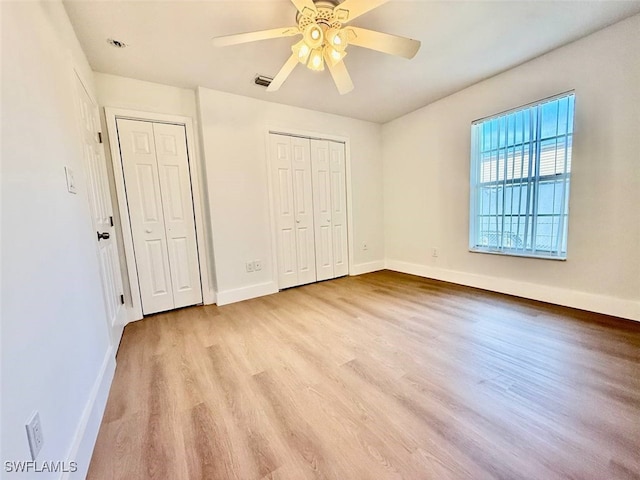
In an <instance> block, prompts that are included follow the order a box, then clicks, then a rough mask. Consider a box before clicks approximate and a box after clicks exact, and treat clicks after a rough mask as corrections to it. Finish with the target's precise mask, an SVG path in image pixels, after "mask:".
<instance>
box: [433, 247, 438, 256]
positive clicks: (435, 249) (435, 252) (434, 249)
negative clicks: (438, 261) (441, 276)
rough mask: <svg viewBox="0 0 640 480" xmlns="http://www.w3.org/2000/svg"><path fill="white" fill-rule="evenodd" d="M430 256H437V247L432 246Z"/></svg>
mask: <svg viewBox="0 0 640 480" xmlns="http://www.w3.org/2000/svg"><path fill="white" fill-rule="evenodd" d="M431 256H432V257H437V256H438V249H437V248H432V249H431Z"/></svg>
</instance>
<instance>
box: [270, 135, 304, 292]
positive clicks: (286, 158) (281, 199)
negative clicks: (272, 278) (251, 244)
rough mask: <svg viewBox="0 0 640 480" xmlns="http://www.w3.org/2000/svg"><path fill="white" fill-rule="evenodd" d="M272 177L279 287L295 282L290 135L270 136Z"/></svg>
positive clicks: (294, 232) (294, 233) (295, 251)
mask: <svg viewBox="0 0 640 480" xmlns="http://www.w3.org/2000/svg"><path fill="white" fill-rule="evenodd" d="M270 137H271V138H270V142H271V159H272V160H271V161H272V164H271V175H272V177H271V180H272V186H273V195H274V197H275V198H274V208H275V217H276V229H277V233H276V235H277V245H278V286H279V287H280V288H289V287H293V286H296V285H298V249H297V246H296V243H297V242H296V231H295V224H296V220H295V204H294V201H293V171H292V170H293V169H292V164H291V137H287V136H285V135H273V134H272V135H271V136H270Z"/></svg>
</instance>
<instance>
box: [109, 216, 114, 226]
mask: <svg viewBox="0 0 640 480" xmlns="http://www.w3.org/2000/svg"><path fill="white" fill-rule="evenodd" d="M109 223H110V224H111V226H112V227H113V215H112V216H110V217H109Z"/></svg>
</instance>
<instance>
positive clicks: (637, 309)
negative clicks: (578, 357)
mask: <svg viewBox="0 0 640 480" xmlns="http://www.w3.org/2000/svg"><path fill="white" fill-rule="evenodd" d="M385 265H386V268H387V269H389V270H394V271H396V272H402V273H409V274H411V275H417V276H420V277H426V278H432V279H435V280H442V281H445V282H451V283H457V284H459V285H466V286H468V287H476V288H481V289H483V290H490V291H493V292H498V293H506V294H508V295H515V296H517V297H523V298H529V299H532V300H539V301H542V302H548V303H553V304H556V305H563V306H565V307H573V308H579V309H581V310H588V311H591V312H597V313H604V314H606V315H613V316H616V317H622V318H626V319H629V320H636V321H640V302H637V301H633V300H625V299H621V298H615V297H609V296H605V295H597V294H593V293H586V292H580V291H577V290H569V289H565V288H557V287H550V286H548V285H540V284H537V283H528V282H521V281H517V280H509V279H505V278H500V277H491V276H488V275H478V274H474V273H467V272H460V271H456V270H447V269H444V268H437V267H430V266H427V265H420V264H416V263H408V262H402V261H399V260H390V259H387V260H386V262H385Z"/></svg>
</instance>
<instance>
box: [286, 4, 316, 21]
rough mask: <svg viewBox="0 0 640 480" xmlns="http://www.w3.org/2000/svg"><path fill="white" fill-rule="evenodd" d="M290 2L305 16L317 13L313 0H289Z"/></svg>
mask: <svg viewBox="0 0 640 480" xmlns="http://www.w3.org/2000/svg"><path fill="white" fill-rule="evenodd" d="M291 3H293V4H294V5H295V6H296V8H297V9H298V11H299V12H300V13H301V14H302V15H306V16H307V17H311V16H314V15H316V14H317V13H318V9H317V8H316V4H315V3H314V2H313V0H291Z"/></svg>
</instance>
